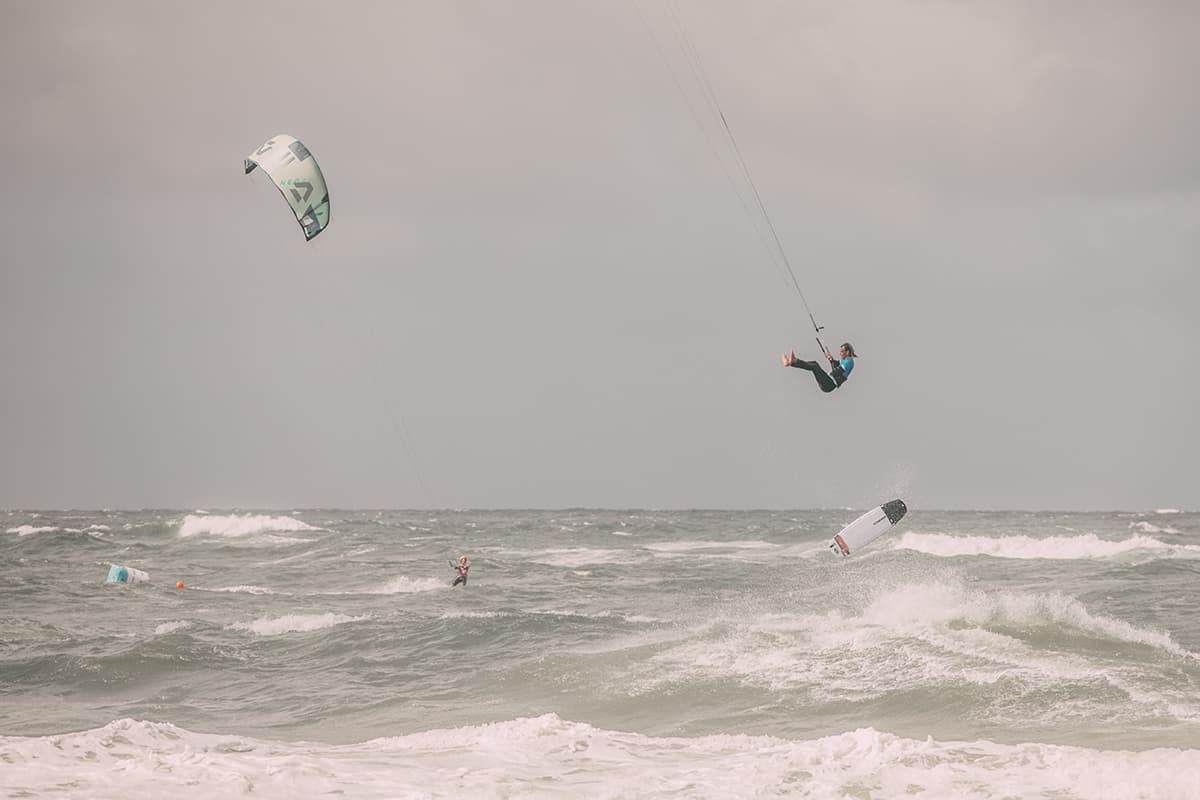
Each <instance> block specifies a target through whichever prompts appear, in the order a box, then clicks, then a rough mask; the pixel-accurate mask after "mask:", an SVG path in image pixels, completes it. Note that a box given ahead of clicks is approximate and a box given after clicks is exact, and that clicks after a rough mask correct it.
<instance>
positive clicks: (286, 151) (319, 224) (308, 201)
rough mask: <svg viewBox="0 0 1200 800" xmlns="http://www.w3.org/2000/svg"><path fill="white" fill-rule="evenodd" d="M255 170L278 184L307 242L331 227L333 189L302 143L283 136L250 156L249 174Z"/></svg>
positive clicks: (247, 164) (266, 143) (248, 163)
mask: <svg viewBox="0 0 1200 800" xmlns="http://www.w3.org/2000/svg"><path fill="white" fill-rule="evenodd" d="M255 167H261V168H262V171H263V172H265V173H267V175H269V176H270V177H271V180H273V181H274V182H275V188H277V189H279V193H280V194H282V195H283V199H284V200H286V201H287V203H288V205H289V206H291V207H292V213H294V214H295V215H296V221H297V222H299V223H300V227H301V228H302V229H303V230H304V239H305V241H312V239H313V238H314V237H315V236H316V235H317V234H318V233H320V232H321V231H323V230H325V229H326V228H327V227H329V189H328V188H327V187H326V186H325V176H324V175H322V174H321V168H320V167H318V166H317V160H316V159H315V158H313V154H312V153H310V152H309V151H308V148H307V147H305V146H304V145H303V144H302V143H301V142H300V140H299V139H297V138H296V137H294V136H288V135H287V134H286V133H281V134H279V135H278V136H272V137H271V138H270V139H267V141H265V142H263V145H262V147H260V148H258V149H257V150H255V151H254V152H253V153H251V154H250V155H248V156H246V174H247V175H249V174H250V173H251V172H253V171H254V168H255Z"/></svg>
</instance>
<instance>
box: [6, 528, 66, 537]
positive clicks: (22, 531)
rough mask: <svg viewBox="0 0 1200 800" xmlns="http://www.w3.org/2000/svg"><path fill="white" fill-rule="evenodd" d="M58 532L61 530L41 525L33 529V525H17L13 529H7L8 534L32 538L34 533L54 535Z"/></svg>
mask: <svg viewBox="0 0 1200 800" xmlns="http://www.w3.org/2000/svg"><path fill="white" fill-rule="evenodd" d="M59 530H62V529H61V528H59V527H56V526H54V525H43V526H41V527H35V526H33V525H18V526H17V527H15V528H9V529H8V532H9V533H15V534H16V535H17V536H32V535H33V534H35V533H54V532H55V531H59Z"/></svg>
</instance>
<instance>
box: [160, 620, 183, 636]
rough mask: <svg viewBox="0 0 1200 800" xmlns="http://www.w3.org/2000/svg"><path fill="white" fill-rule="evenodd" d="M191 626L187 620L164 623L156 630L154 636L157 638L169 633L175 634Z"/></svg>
mask: <svg viewBox="0 0 1200 800" xmlns="http://www.w3.org/2000/svg"><path fill="white" fill-rule="evenodd" d="M190 624H191V623H190V622H187V621H186V620H176V621H175V622H164V623H162V624H161V625H159V626H158V627H156V628H155V629H154V635H155V636H165V635H166V634H168V633H174V632H175V631H178V630H182V629H183V628H186V627H187V626H188V625H190Z"/></svg>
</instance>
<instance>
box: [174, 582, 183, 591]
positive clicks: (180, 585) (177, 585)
mask: <svg viewBox="0 0 1200 800" xmlns="http://www.w3.org/2000/svg"><path fill="white" fill-rule="evenodd" d="M175 588H176V589H182V588H183V581H175Z"/></svg>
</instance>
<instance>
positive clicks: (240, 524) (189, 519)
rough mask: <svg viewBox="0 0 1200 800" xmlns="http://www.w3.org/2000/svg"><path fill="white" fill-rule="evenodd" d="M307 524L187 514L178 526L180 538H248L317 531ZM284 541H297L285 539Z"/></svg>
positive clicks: (260, 516) (258, 516)
mask: <svg viewBox="0 0 1200 800" xmlns="http://www.w3.org/2000/svg"><path fill="white" fill-rule="evenodd" d="M319 530H321V529H320V528H314V527H313V526H312V525H309V524H308V523H307V522H301V521H300V520H298V519H293V518H292V517H272V516H268V515H266V514H247V515H245V516H239V515H237V514H231V515H228V516H221V515H211V516H210V515H196V514H188V515H187V516H186V517H184V518H183V522H182V523H180V525H179V535H180V536H200V535H205V534H207V535H209V536H248V535H250V534H254V533H279V532H290V531H319ZM285 541H297V540H296V539H285Z"/></svg>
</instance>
